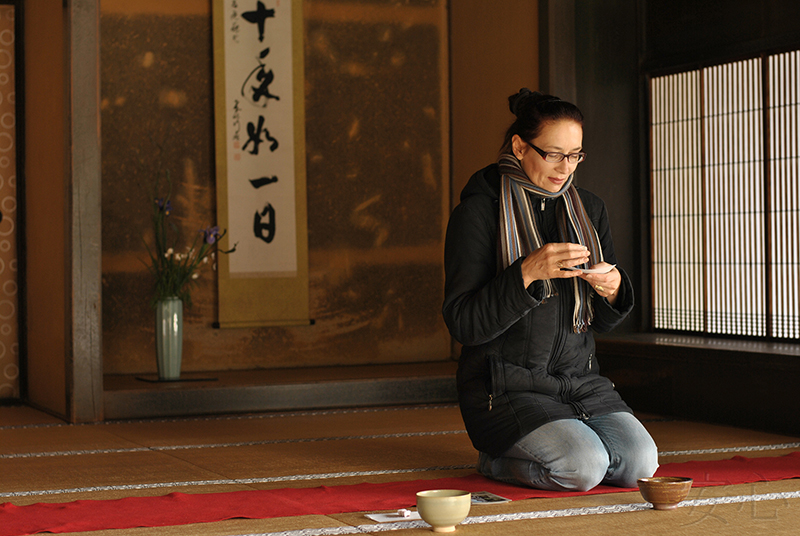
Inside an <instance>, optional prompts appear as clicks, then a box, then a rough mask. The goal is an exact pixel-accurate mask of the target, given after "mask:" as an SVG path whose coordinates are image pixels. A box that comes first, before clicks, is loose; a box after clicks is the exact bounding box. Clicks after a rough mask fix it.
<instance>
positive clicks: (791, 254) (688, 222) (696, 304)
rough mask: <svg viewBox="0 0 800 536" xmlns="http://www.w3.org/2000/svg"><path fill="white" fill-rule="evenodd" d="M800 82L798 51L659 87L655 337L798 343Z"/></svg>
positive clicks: (654, 161)
mask: <svg viewBox="0 0 800 536" xmlns="http://www.w3.org/2000/svg"><path fill="white" fill-rule="evenodd" d="M763 62H766V64H764V63H763ZM798 80H800V54H799V53H798V52H792V53H787V54H781V55H774V56H768V57H766V58H765V59H762V58H754V59H750V60H745V61H739V62H734V63H728V64H724V65H717V66H713V67H707V68H702V69H697V70H693V71H688V72H683V73H678V74H673V75H668V76H662V77H656V78H653V79H652V81H651V144H652V147H651V175H652V237H653V265H652V266H653V272H652V273H653V289H654V325H655V327H656V328H657V329H668V330H680V331H694V332H704V333H713V334H726V335H741V336H751V337H775V338H797V337H800V305H799V303H800V258H799V254H798V250H800V227H799V226H800V220H799V219H798V210H800V195H799V194H798V191H799V190H800V188H798V181H799V180H800V177H798V171H799V166H798V153H800V151H799V150H798V129H800V120H799V119H798V118H799V117H800V116H799V115H798V85H800V84H799V83H798ZM765 110H766V112H765Z"/></svg>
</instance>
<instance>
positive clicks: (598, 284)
mask: <svg viewBox="0 0 800 536" xmlns="http://www.w3.org/2000/svg"><path fill="white" fill-rule="evenodd" d="M587 262H589V250H588V249H587V248H586V246H583V245H581V244H571V243H563V242H562V243H555V242H551V243H549V244H545V245H544V246H542V247H540V248H539V249H537V250H536V251H534V252H533V253H531V254H530V255H528V256H527V257H526V258H525V260H524V261H522V279H523V282H524V283H525V287H526V288H527V287H528V285H530V284H531V283H533V282H534V281H536V280H543V279H555V278H565V279H566V278H570V277H580V278H581V279H583V280H584V281H586V282H587V283H589V285H591V287H592V288H593V289H594V291H595V292H596V293H597V294H598V295H600V296H602V297H604V298H606V299H607V300H608V301H609V303H611V304H613V303H614V302H615V301H616V299H617V294H618V293H619V286H620V284H621V282H622V276H621V275H620V273H619V270H617V269H616V268H611V269H610V270H609V271H608V272H607V273H604V274H586V273H583V272H582V271H580V270H562V268H572V267H574V266H578V265H581V264H584V263H587ZM604 266H605V267H609V266H611V265H610V264H608V263H607V262H601V263H598V264H595V265H594V266H592V267H591V268H602V267H604Z"/></svg>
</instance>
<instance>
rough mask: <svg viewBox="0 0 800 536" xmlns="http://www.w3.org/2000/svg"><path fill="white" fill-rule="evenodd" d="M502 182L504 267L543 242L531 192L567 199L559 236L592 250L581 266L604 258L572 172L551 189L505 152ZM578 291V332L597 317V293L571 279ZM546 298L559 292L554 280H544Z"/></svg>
mask: <svg viewBox="0 0 800 536" xmlns="http://www.w3.org/2000/svg"><path fill="white" fill-rule="evenodd" d="M498 166H499V169H500V174H501V175H502V181H501V186H500V235H501V236H500V248H501V250H500V255H501V259H502V263H503V269H505V268H508V266H509V265H511V264H512V263H513V262H514V261H516V260H517V259H518V258H520V257H522V256H523V255H527V254H529V253H531V252H533V251H535V250H537V249H539V248H540V247H542V246H543V245H544V241H543V240H542V235H541V233H540V231H539V229H538V228H537V227H536V217H535V216H534V214H533V210H534V209H533V208H532V207H531V198H530V196H529V195H528V194H533V195H534V196H538V197H540V198H541V197H550V198H558V197H560V198H561V199H563V200H564V202H563V203H559V204H558V205H556V219H557V225H558V237H559V240H560V241H562V242H571V243H573V244H583V245H584V246H586V247H587V248H588V249H589V263H588V265H586V264H584V265H581V266H578V268H581V267H583V268H588V267H589V266H592V265H594V264H597V263H598V262H602V261H603V250H602V248H601V247H600V239H599V238H598V236H597V231H596V230H595V228H594V225H592V222H591V220H590V219H589V215H588V214H587V213H586V209H584V208H583V203H582V202H581V199H580V196H579V195H578V191H577V190H576V189H575V187H574V186H573V185H572V175H570V177H569V179H568V180H567V182H566V184H564V187H563V188H561V190H559V191H558V192H555V193H553V192H548V191H547V190H545V189H543V188H539V187H538V186H536V185H535V184H533V183H532V182H531V181H530V179H529V178H528V176H527V174H526V173H525V171H524V170H523V169H522V167H521V166H520V164H519V161H518V160H517V159H516V158H514V156H513V155H511V154H503V155H501V156H500V159H499V161H498ZM571 281H572V286H573V290H574V293H575V310H574V311H573V314H572V329H573V331H574V332H575V333H581V332H585V331H586V330H587V329H588V328H589V324H591V322H592V318H593V317H594V310H593V307H592V296H593V295H594V293H593V292H592V290H591V287H590V286H589V284H588V283H586V281H584V280H583V279H581V278H579V277H574V278H572V280H571ZM542 284H543V285H544V299H547V298H550V297H551V296H553V295H555V294H556V291H555V285H554V283H553V281H552V280H551V279H545V280H543V281H542Z"/></svg>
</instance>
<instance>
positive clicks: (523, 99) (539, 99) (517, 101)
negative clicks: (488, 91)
mask: <svg viewBox="0 0 800 536" xmlns="http://www.w3.org/2000/svg"><path fill="white" fill-rule="evenodd" d="M560 100H561V99H559V98H558V97H554V96H553V95H545V94H544V93H540V92H538V91H531V90H530V89H528V88H526V87H524V88H522V89H520V90H519V92H517V93H515V94H514V95H511V96H510V97H509V98H508V109H509V110H511V113H512V114H514V115H515V116H517V117H520V116H521V115H524V113H525V110H526V109H528V108H529V107H530V106H538V105H539V104H542V103H544V102H552V101H560Z"/></svg>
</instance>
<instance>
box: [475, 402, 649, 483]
mask: <svg viewBox="0 0 800 536" xmlns="http://www.w3.org/2000/svg"><path fill="white" fill-rule="evenodd" d="M657 468H658V449H657V448H656V444H655V442H654V441H653V438H652V437H650V434H649V433H648V432H647V430H645V428H644V426H643V425H642V423H640V422H639V421H638V419H636V417H634V416H633V415H631V414H630V413H624V412H618V413H610V414H608V415H601V416H599V417H590V418H589V419H588V420H586V421H581V420H578V419H565V420H559V421H553V422H549V423H547V424H545V425H543V426H541V427H539V428H537V429H536V430H534V431H533V432H531V433H529V434H528V435H526V436H524V437H523V438H522V439H520V440H519V441H517V442H516V443H515V444H514V446H513V447H511V448H510V449H509V450H508V451H506V452H505V453H504V454H503V456H501V457H499V458H491V457H490V456H489V455H488V454H486V453H483V452H482V453H481V454H480V457H479V461H478V470H479V471H480V473H481V474H483V475H484V476H487V477H489V478H493V479H495V480H500V481H501V482H507V483H510V484H517V485H523V486H530V487H533V488H539V489H546V490H554V491H587V490H590V489H592V488H593V487H595V486H596V485H598V484H600V483H602V484H608V485H612V486H620V487H624V488H635V487H636V486H637V484H636V480H637V479H639V478H644V477H650V476H653V473H655V471H656V469H657Z"/></svg>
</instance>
